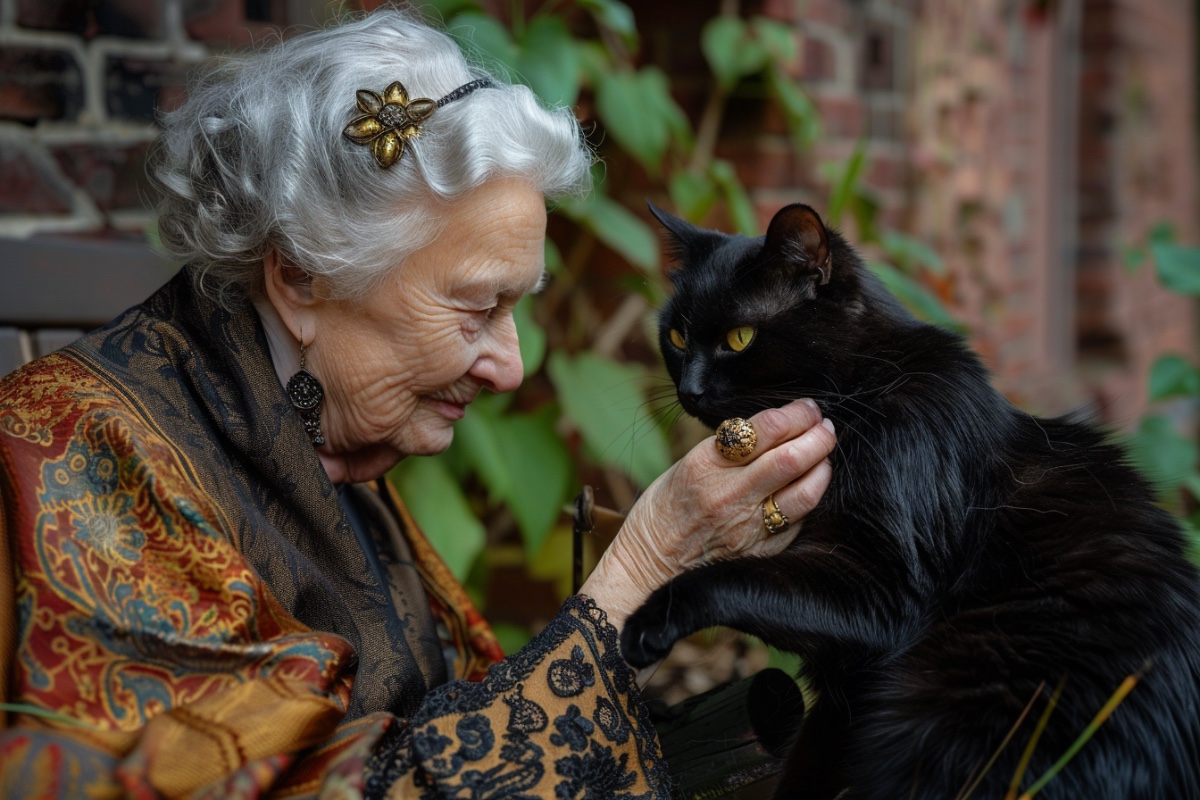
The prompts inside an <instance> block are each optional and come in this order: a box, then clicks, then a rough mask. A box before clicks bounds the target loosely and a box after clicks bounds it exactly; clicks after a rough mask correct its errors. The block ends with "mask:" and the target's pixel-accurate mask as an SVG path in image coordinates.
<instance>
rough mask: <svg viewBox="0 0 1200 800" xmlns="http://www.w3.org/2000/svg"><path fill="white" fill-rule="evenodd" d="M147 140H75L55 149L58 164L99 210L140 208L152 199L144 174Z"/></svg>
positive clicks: (148, 183)
mask: <svg viewBox="0 0 1200 800" xmlns="http://www.w3.org/2000/svg"><path fill="white" fill-rule="evenodd" d="M149 147H150V146H149V144H148V143H147V144H140V145H133V146H116V145H111V146H104V145H93V144H87V145H84V144H74V145H69V146H66V147H61V148H58V149H57V150H55V152H54V156H55V158H56V159H58V164H59V167H60V168H61V169H62V172H63V174H64V175H66V176H67V178H68V179H70V180H71V182H72V183H74V184H75V185H76V186H79V187H80V188H81V189H83V190H84V191H86V192H87V193H88V195H90V196H91V198H92V200H93V201H94V202H95V203H96V207H97V208H99V209H100V210H101V211H114V210H118V209H136V208H143V207H145V206H147V205H149V204H152V203H153V198H152V196H151V195H152V191H153V190H152V188H151V185H150V182H149V179H148V178H147V177H146V154H147V152H148V150H149Z"/></svg>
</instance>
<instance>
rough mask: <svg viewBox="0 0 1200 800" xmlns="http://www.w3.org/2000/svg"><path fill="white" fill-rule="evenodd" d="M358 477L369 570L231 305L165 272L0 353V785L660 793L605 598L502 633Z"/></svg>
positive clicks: (153, 793)
mask: <svg viewBox="0 0 1200 800" xmlns="http://www.w3.org/2000/svg"><path fill="white" fill-rule="evenodd" d="M356 489H357V490H359V491H360V494H363V495H364V496H365V497H368V498H370V499H371V502H367V503H362V504H360V506H361V508H363V509H364V516H365V517H367V519H366V522H367V526H368V527H369V529H370V533H371V538H372V540H373V541H374V542H375V543H376V545H377V547H378V548H379V550H380V555H381V558H380V561H381V562H382V564H383V565H384V566H385V572H388V573H389V574H388V575H386V576H385V577H386V580H385V583H386V584H387V585H383V586H381V585H379V584H380V581H379V577H378V573H377V572H376V571H374V570H372V569H371V568H370V566H369V564H368V562H367V559H366V558H365V557H364V556H363V553H362V548H361V546H359V545H358V539H357V538H356V536H355V534H354V531H353V530H352V528H351V527H350V524H349V522H348V520H347V519H346V517H345V514H344V513H343V511H342V507H341V506H340V504H339V503H338V499H337V493H336V490H335V488H334V487H333V486H332V485H331V484H330V483H329V481H328V479H327V477H326V476H325V473H324V470H323V469H322V468H321V466H320V463H319V461H318V459H317V458H316V455H315V453H314V452H313V449H312V447H311V445H310V444H309V443H308V439H307V437H306V436H305V434H304V429H303V424H302V422H301V420H300V419H299V417H298V416H296V414H295V412H294V411H293V410H292V409H291V407H290V405H289V404H288V403H287V400H286V397H285V396H284V394H283V390H282V388H281V387H280V386H279V382H278V380H277V379H276V377H275V375H274V371H273V369H272V367H271V364H270V359H269V356H268V354H267V347H266V342H265V339H264V337H263V334H262V331H261V328H260V327H259V325H258V322H257V316H256V315H255V314H254V312H253V309H252V307H251V306H250V305H249V304H248V303H245V302H243V303H241V304H240V305H239V306H238V307H235V308H234V309H232V310H226V309H223V308H221V307H220V306H217V305H215V304H213V303H210V302H208V301H207V300H206V299H204V298H202V297H198V296H196V295H194V294H193V292H192V289H191V285H190V282H189V280H188V276H186V275H181V276H180V277H177V278H176V279H174V280H173V281H172V282H171V283H170V284H168V285H167V286H166V287H164V289H163V290H161V291H160V292H159V293H158V294H156V295H155V296H154V297H153V298H151V299H150V300H149V301H147V302H146V303H145V304H143V305H142V306H139V307H135V308H134V309H131V310H130V311H129V312H127V313H126V314H125V315H123V316H122V317H120V318H118V319H117V320H115V321H114V322H113V323H111V324H110V325H108V326H106V327H105V328H102V329H100V330H99V331H96V332H94V333H92V334H89V335H88V336H87V337H85V338H84V339H83V340H81V341H80V342H79V343H77V344H75V345H72V346H71V347H70V348H68V349H66V350H64V351H60V352H59V353H57V354H55V355H52V356H49V357H46V358H44V359H41V360H39V361H36V362H34V363H33V364H30V365H28V366H27V367H25V368H24V369H22V370H20V371H18V372H16V373H13V374H12V375H9V376H7V377H6V378H4V379H3V380H2V381H0V501H2V502H0V692H3V695H2V699H3V700H4V702H6V703H8V704H9V705H8V706H7V708H8V709H9V711H8V713H7V714H6V715H5V718H4V723H5V724H4V727H3V730H0V796H3V797H6V798H8V797H63V798H67V797H69V798H75V797H98V798H99V797H120V796H131V797H161V796H165V797H184V796H188V797H202V798H209V797H211V798H242V797H245V798H251V797H267V796H289V797H303V796H329V797H333V796H337V797H358V796H362V795H363V794H364V793H369V794H370V795H372V796H380V797H382V796H391V797H401V798H407V797H413V798H467V797H470V798H483V797H489V798H510V797H511V798H541V797H546V798H584V797H594V798H600V797H604V798H608V797H613V798H650V797H663V796H665V792H666V785H667V778H666V774H665V771H664V768H663V765H662V763H661V760H660V758H659V755H658V749H657V740H656V737H655V735H654V732H653V729H652V728H651V726H650V725H649V723H648V721H647V717H646V714H645V710H644V708H643V706H642V704H641V701H640V700H639V698H638V695H637V689H636V686H635V685H634V684H633V682H632V675H631V672H630V670H629V669H628V667H627V666H626V665H625V664H624V662H623V661H622V660H621V658H620V656H619V650H618V648H617V646H616V642H615V639H614V636H615V632H614V631H613V629H612V628H611V626H608V625H607V623H606V622H605V620H604V615H603V612H602V611H601V610H599V609H597V608H595V607H594V605H592V604H590V603H589V602H587V601H585V600H584V599H582V598H573V599H572V600H570V601H569V602H568V603H567V604H566V606H564V608H563V610H562V611H561V612H560V614H559V615H558V617H557V618H556V619H555V620H554V621H553V622H552V624H551V625H550V626H549V627H548V628H547V629H546V630H545V631H544V632H543V633H542V634H540V635H539V636H538V637H536V638H535V639H534V641H533V642H531V643H530V645H529V646H527V647H526V648H524V649H523V650H522V651H520V652H518V653H516V654H514V655H513V656H511V657H509V658H507V659H502V656H501V653H500V650H499V647H498V645H497V644H496V640H495V637H494V636H493V635H492V634H491V631H490V629H489V628H488V627H487V625H486V623H485V622H484V621H483V619H482V617H481V616H480V615H479V613H478V611H477V610H476V609H475V608H474V606H473V605H472V604H471V603H470V601H469V600H468V598H467V597H466V594H465V592H464V591H463V589H462V587H461V586H460V585H458V584H457V582H455V581H454V579H453V577H452V576H451V575H450V573H449V571H448V570H447V569H446V567H445V565H444V564H443V563H442V562H441V561H440V559H438V558H437V555H436V553H434V551H433V549H432V548H431V547H430V545H429V543H428V541H426V540H425V538H424V537H423V536H422V535H421V533H420V531H419V529H418V528H417V526H416V525H415V523H414V522H413V521H412V519H411V518H410V517H409V516H408V514H407V512H405V510H404V508H403V505H402V504H401V503H400V501H399V498H398V497H396V496H395V495H394V493H393V492H392V490H391V488H390V487H388V486H386V485H385V484H384V483H383V482H379V484H378V485H375V486H371V487H356ZM395 553H403V554H404V558H405V559H409V560H411V563H412V565H414V566H415V567H416V573H417V575H418V577H419V583H420V588H418V589H417V593H420V590H421V589H423V590H424V595H425V596H424V597H413V596H412V595H413V591H411V586H412V585H411V584H405V583H404V582H403V581H401V580H400V579H399V578H396V579H395V580H393V576H392V575H391V574H390V573H391V571H393V565H395V564H396V563H397V557H396V556H395V555H394V554H395ZM405 563H408V561H407V560H406V561H405ZM407 574H411V572H409V573H407ZM406 586H407V587H409V588H408V589H405V588H404V587H406ZM411 603H427V604H428V605H429V607H430V608H431V609H432V610H433V612H434V617H435V619H436V620H437V623H438V624H437V628H438V630H439V631H441V632H442V634H443V638H444V639H445V641H444V644H445V645H446V646H448V647H450V648H451V649H453V650H454V652H455V654H456V656H455V658H454V675H455V677H456V680H454V681H452V682H451V683H448V684H440V685H439V681H440V677H439V676H441V675H443V674H444V669H443V665H441V664H440V663H439V664H431V663H430V658H432V657H433V656H431V655H430V651H431V648H429V647H422V646H420V645H421V639H420V637H421V636H425V637H426V638H428V636H429V635H431V634H430V632H428V631H418V630H414V628H416V627H419V626H417V625H416V623H415V622H414V620H415V619H416V618H417V615H415V614H413V613H412V612H411V611H409V610H406V609H410V608H413V606H411V605H410V604H411ZM420 616H421V618H422V619H425V620H426V625H427V624H428V622H427V620H428V615H426V614H422V615H420ZM432 635H436V633H434V634H432ZM432 651H433V652H434V653H435V654H437V653H438V648H436V647H435V648H432ZM437 657H440V654H438V655H437ZM434 667H436V669H435V668H434Z"/></svg>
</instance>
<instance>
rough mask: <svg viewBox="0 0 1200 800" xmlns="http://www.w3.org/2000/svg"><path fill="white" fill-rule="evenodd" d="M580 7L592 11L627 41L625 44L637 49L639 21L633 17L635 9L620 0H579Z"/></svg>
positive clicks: (593, 14)
mask: <svg viewBox="0 0 1200 800" xmlns="http://www.w3.org/2000/svg"><path fill="white" fill-rule="evenodd" d="M578 2H579V6H580V8H584V9H586V10H587V11H589V12H591V14H592V16H594V17H595V18H596V21H597V22H599V23H600V24H601V25H603V26H604V27H606V28H608V29H609V30H611V31H613V32H614V33H617V34H619V35H620V36H621V38H622V39H623V40H624V42H625V46H626V47H628V48H630V49H631V50H632V49H635V47H636V45H637V38H638V33H637V23H636V22H635V20H634V18H633V10H632V9H631V8H630V7H629V6H627V5H625V4H624V3H621V2H618V0H578Z"/></svg>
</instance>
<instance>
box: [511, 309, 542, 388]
mask: <svg viewBox="0 0 1200 800" xmlns="http://www.w3.org/2000/svg"><path fill="white" fill-rule="evenodd" d="M533 303H534V300H533V297H532V296H531V295H526V296H525V297H522V298H521V299H520V300H518V301H517V305H516V307H515V308H513V321H514V322H516V324H517V339H518V341H519V342H520V346H521V365H522V366H523V367H524V369H525V373H524V374H525V377H526V378H528V377H529V376H530V375H532V374H534V373H535V372H537V371H538V370H539V369H541V368H542V361H543V360H544V359H545V358H546V331H544V330H542V326H541V325H538V324H537V320H535V319H534V318H533Z"/></svg>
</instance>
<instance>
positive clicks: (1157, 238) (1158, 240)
mask: <svg viewBox="0 0 1200 800" xmlns="http://www.w3.org/2000/svg"><path fill="white" fill-rule="evenodd" d="M1146 241H1148V242H1149V243H1150V244H1175V223H1173V222H1170V221H1169V220H1162V221H1160V222H1156V223H1155V224H1154V227H1152V228H1151V229H1150V233H1149V234H1147V235H1146Z"/></svg>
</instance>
